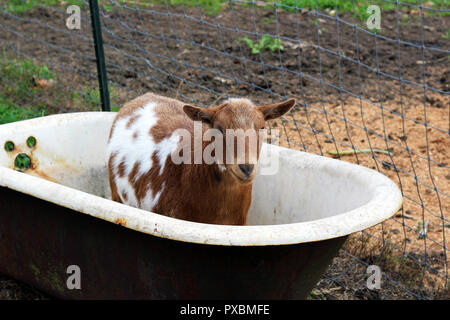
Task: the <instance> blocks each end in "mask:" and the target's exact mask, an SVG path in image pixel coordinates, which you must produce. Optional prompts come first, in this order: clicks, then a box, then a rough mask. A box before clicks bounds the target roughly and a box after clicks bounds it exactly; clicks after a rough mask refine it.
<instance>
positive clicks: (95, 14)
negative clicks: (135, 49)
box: [89, 0, 111, 111]
mask: <svg viewBox="0 0 450 320" xmlns="http://www.w3.org/2000/svg"><path fill="white" fill-rule="evenodd" d="M89 8H90V11H91V23H92V33H93V37H94V46H95V57H96V62H97V74H98V83H99V87H100V97H101V102H102V110H103V111H110V110H111V107H110V102H109V90H108V79H107V75H106V65H105V53H104V52H103V39H102V29H101V26H100V14H99V9H98V1H97V0H89Z"/></svg>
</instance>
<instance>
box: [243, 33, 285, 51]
mask: <svg viewBox="0 0 450 320" xmlns="http://www.w3.org/2000/svg"><path fill="white" fill-rule="evenodd" d="M239 40H240V41H242V42H245V44H246V45H247V46H248V47H249V48H250V49H251V50H252V54H258V53H260V52H262V51H264V50H270V51H271V52H272V53H273V52H275V51H278V50H280V51H283V50H284V47H283V45H282V44H281V40H280V39H278V38H273V37H271V36H269V35H264V36H263V37H262V38H261V39H260V40H259V42H253V41H252V40H250V39H249V38H248V37H247V36H245V37H243V38H241V39H239Z"/></svg>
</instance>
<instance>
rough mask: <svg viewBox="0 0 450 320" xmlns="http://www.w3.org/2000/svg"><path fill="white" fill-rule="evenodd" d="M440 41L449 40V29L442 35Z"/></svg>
mask: <svg viewBox="0 0 450 320" xmlns="http://www.w3.org/2000/svg"><path fill="white" fill-rule="evenodd" d="M442 39H445V40H449V39H450V29H448V30H447V32H446V33H444V34H443V35H442Z"/></svg>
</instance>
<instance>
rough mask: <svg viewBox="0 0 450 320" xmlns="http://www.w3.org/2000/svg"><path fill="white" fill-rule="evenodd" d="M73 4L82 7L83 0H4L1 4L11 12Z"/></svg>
mask: <svg viewBox="0 0 450 320" xmlns="http://www.w3.org/2000/svg"><path fill="white" fill-rule="evenodd" d="M73 4H75V5H78V6H80V7H83V5H84V2H83V0H64V1H63V0H6V3H5V4H4V5H3V6H4V8H5V9H6V10H7V11H9V12H11V13H15V14H22V13H25V12H27V11H28V10H31V9H33V8H35V7H37V6H44V7H45V6H59V5H64V6H65V8H66V7H68V6H69V5H73ZM3 6H0V7H3Z"/></svg>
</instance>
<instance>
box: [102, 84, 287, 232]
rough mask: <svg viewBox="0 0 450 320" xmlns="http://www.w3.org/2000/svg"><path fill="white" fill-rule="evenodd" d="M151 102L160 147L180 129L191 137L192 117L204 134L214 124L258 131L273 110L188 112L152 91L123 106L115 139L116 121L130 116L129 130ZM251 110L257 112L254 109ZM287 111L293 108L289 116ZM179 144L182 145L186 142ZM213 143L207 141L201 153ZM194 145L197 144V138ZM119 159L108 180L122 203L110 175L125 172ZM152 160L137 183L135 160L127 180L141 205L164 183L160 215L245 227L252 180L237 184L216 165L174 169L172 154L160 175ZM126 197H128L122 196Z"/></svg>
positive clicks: (153, 131) (238, 108) (154, 133)
mask: <svg viewBox="0 0 450 320" xmlns="http://www.w3.org/2000/svg"><path fill="white" fill-rule="evenodd" d="M149 102H156V103H157V107H156V109H155V111H156V113H157V114H158V117H159V120H158V122H157V123H156V125H154V126H153V127H152V128H150V130H149V135H151V136H152V138H153V139H154V141H155V142H156V143H159V142H160V141H161V140H163V139H165V138H168V137H170V135H171V134H172V132H173V131H174V130H175V129H179V128H183V129H186V130H188V131H189V132H191V136H192V137H193V132H194V122H193V121H192V118H195V117H201V118H202V120H205V121H204V123H203V131H205V130H206V129H208V128H209V127H210V126H213V127H215V128H217V127H221V128H222V129H226V128H242V129H244V130H245V129H249V128H247V127H246V126H248V125H250V124H251V125H252V126H254V128H251V129H256V130H258V129H260V128H263V127H264V124H265V117H266V114H269V113H270V112H272V111H271V106H266V107H261V109H260V110H261V111H257V112H256V111H254V110H256V109H254V107H253V105H247V103H246V102H245V101H242V103H241V104H238V105H235V106H234V105H233V107H232V108H231V107H229V106H228V107H227V106H226V105H225V104H222V105H220V106H218V107H216V108H210V109H203V108H198V109H197V108H194V109H190V112H189V110H186V107H185V108H184V112H183V107H184V106H185V104H183V103H182V102H180V101H177V100H174V99H170V98H165V97H161V96H157V95H154V94H151V93H148V94H145V95H143V96H140V97H138V98H136V99H134V100H132V101H130V102H129V103H127V104H125V106H124V107H123V108H122V109H121V110H120V112H119V113H118V115H117V117H116V120H115V121H114V123H113V126H112V128H111V135H112V132H113V130H114V127H115V123H116V121H117V120H118V119H120V118H122V117H129V116H130V115H131V118H130V120H129V122H128V123H127V126H128V124H129V126H131V125H132V123H133V122H134V121H135V120H136V116H132V114H133V113H134V112H136V110H138V109H139V108H142V107H143V106H145V105H146V104H147V103H149ZM249 103H250V102H249ZM291 106H292V104H291ZM250 107H252V108H253V109H250ZM190 108H192V107H190ZM264 108H265V109H264ZM200 109H201V110H200ZM289 109H290V107H289V108H288V109H287V110H286V112H287V111H288V110H289ZM252 110H253V111H252ZM186 111H188V113H189V114H188V115H187V114H186V113H185V112H186ZM280 112H281V111H280ZM191 113H193V114H191ZM283 113H284V112H283ZM219 114H220V116H219ZM208 117H210V118H208ZM203 118H205V119H203ZM206 118H208V119H206ZM129 126H128V127H129ZM111 135H110V137H111ZM180 143H183V141H181V142H180ZM209 143H210V142H203V149H204V148H205V147H206V145H207V144H209ZM191 146H194V143H193V138H192V140H191ZM224 147H225V143H224ZM192 152H193V151H192ZM258 154H259V150H258ZM115 156H116V155H115V154H113V155H112V156H111V158H110V159H109V174H110V178H109V181H110V184H111V192H112V199H113V200H114V201H119V202H120V198H119V195H118V194H117V187H116V186H115V183H114V180H113V179H112V176H113V174H115V173H117V174H119V175H123V168H121V164H122V163H120V164H119V166H118V168H117V170H116V171H117V172H114V171H115V170H114V168H113V167H112V164H113V160H114V157H115ZM149 157H152V160H153V166H152V168H151V169H150V170H149V171H148V172H147V173H145V174H143V175H141V176H140V177H139V178H138V179H136V174H137V172H138V170H139V165H140V164H139V162H137V163H135V164H134V167H133V168H132V170H131V172H130V174H129V176H128V180H129V182H130V184H131V185H132V186H133V188H134V190H135V195H136V198H137V199H138V202H139V203H141V201H142V199H143V198H144V197H145V195H146V194H147V192H152V194H153V196H155V195H156V194H157V193H158V192H159V191H160V190H161V189H162V188H163V184H164V190H163V192H162V193H161V195H160V197H159V201H158V203H157V205H156V206H155V207H154V208H153V210H152V211H154V212H156V213H159V214H163V215H166V216H170V217H174V218H179V219H184V220H189V221H195V222H202V223H213V224H228V225H244V224H246V223H247V213H248V210H249V208H250V204H251V198H252V181H249V183H241V182H238V181H237V178H236V177H233V176H232V174H230V173H229V171H230V170H227V171H225V172H222V171H221V170H219V168H218V166H217V164H211V165H207V164H181V165H176V164H174V163H173V162H172V161H171V159H170V156H169V157H168V158H167V161H166V163H165V166H164V170H163V173H162V174H161V175H160V174H159V172H160V166H159V161H158V158H157V156H156V154H152V155H149ZM125 197H126V195H124V198H125ZM124 200H125V199H124ZM125 201H126V200H125Z"/></svg>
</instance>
